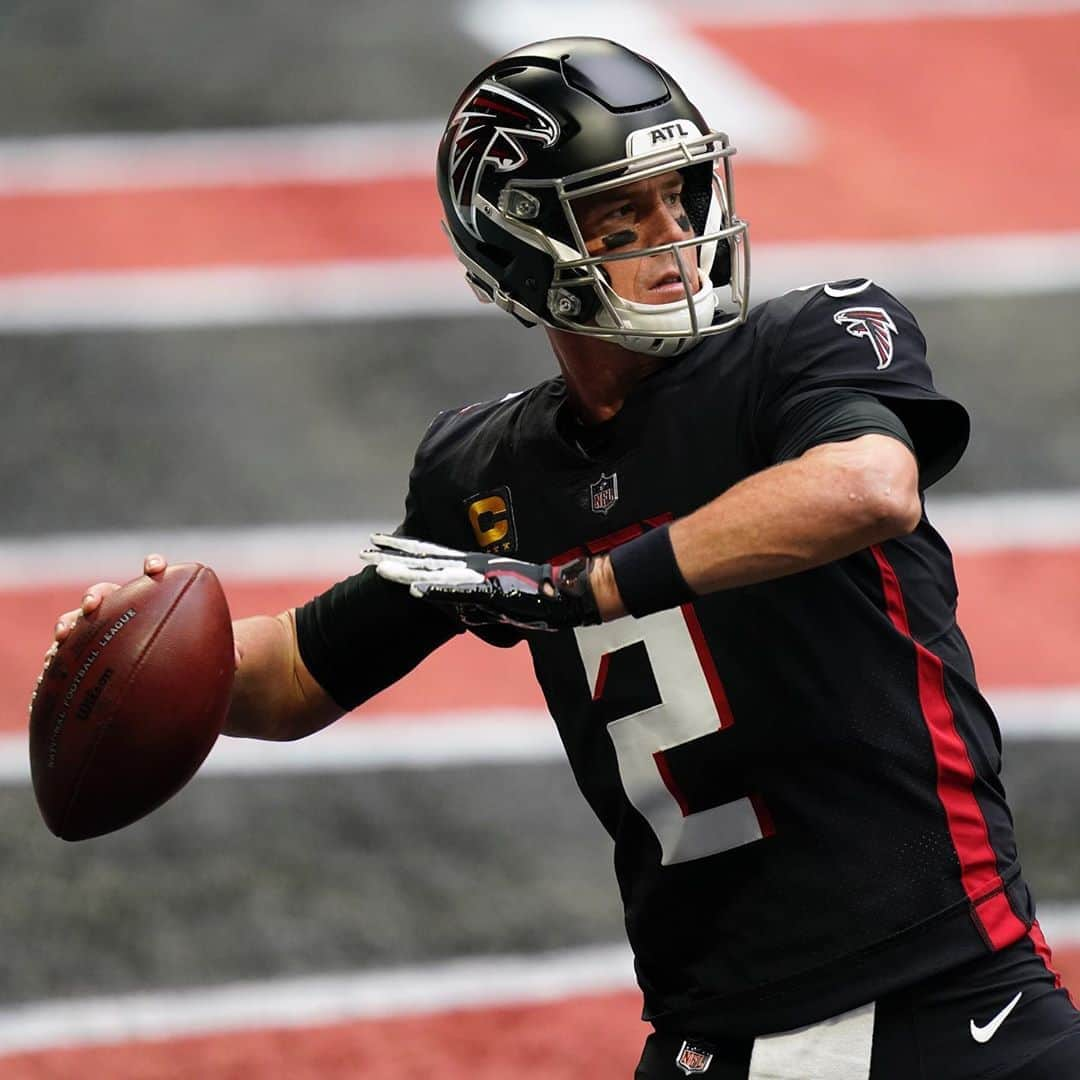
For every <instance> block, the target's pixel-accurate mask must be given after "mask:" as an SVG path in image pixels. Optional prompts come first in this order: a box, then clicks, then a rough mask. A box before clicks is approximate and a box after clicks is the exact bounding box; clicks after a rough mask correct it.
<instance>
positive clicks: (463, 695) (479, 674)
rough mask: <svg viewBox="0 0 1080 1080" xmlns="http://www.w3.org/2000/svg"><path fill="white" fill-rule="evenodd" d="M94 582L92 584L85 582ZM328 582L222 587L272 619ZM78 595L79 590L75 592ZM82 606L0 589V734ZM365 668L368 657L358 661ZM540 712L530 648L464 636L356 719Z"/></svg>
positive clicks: (239, 608) (54, 596) (16, 717)
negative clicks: (65, 617) (58, 621)
mask: <svg viewBox="0 0 1080 1080" xmlns="http://www.w3.org/2000/svg"><path fill="white" fill-rule="evenodd" d="M87 584H89V582H88V583H87ZM328 584H329V582H326V581H308V582H305V581H302V580H300V581H295V580H294V581H290V582H281V583H275V584H266V583H260V584H229V583H228V582H227V581H226V583H225V589H226V593H227V595H228V598H229V608H230V610H231V611H232V614H233V617H234V618H238V619H240V618H245V617H247V616H249V615H259V614H270V613H273V612H276V611H282V610H284V609H286V608H289V607H294V606H296V605H297V604H302V603H304V602H305V601H306V600H308V599H309V598H310V597H312V596H314V595H315V594H316V593H318V592H320V591H322V590H323V589H325V588H326V586H327V585H328ZM75 592H78V590H75ZM75 602H77V597H76V596H74V595H73V591H72V589H71V588H70V587H67V588H64V587H60V588H58V587H47V586H45V587H40V588H33V589H19V590H12V591H0V731H18V730H23V729H25V727H26V722H27V712H26V710H27V707H28V704H29V700H30V692H31V690H32V689H33V686H34V681H35V680H36V678H37V674H38V672H39V671H40V670H41V662H42V657H43V654H44V651H45V649H46V648H47V647H48V644H49V641H50V638H51V634H52V624H53V622H54V620H55V617H56V615H58V614H59V613H60V612H61V611H63V610H65V609H67V608H71V607H72V606H73V604H74V603H75ZM358 662H360V663H362V662H363V658H358ZM507 707H508V708H530V709H536V708H543V707H544V701H543V697H542V696H541V694H540V691H539V689H538V688H537V686H536V681H535V679H534V678H533V677H532V664H531V661H530V659H529V654H528V650H527V649H525V648H524V647H520V646H519V647H517V648H514V649H494V648H492V647H491V646H489V645H485V644H484V643H483V642H482V641H480V640H479V639H478V638H476V637H474V636H473V635H472V634H462V635H460V636H459V637H457V638H455V639H454V640H453V641H451V642H450V643H449V644H448V645H446V646H445V647H444V648H442V649H439V650H438V651H437V652H436V653H434V654H433V655H432V656H430V657H429V658H428V659H427V660H425V661H424V663H423V664H421V665H420V667H419V668H418V669H417V670H416V671H415V672H413V673H412V675H411V676H410V677H407V678H405V679H403V680H401V681H400V682H398V683H397V684H395V685H394V686H391V687H390V688H389V689H387V690H385V691H383V693H381V694H379V695H378V696H377V697H375V698H373V699H372V700H371V701H369V702H368V703H367V704H365V705H364V707H363V709H362V710H361V711H360V712H359V713H357V714H356V715H357V718H358V719H361V720H362V719H364V718H365V717H377V716H385V715H386V714H387V713H434V712H446V711H450V710H454V709H476V708H484V709H497V708H507Z"/></svg>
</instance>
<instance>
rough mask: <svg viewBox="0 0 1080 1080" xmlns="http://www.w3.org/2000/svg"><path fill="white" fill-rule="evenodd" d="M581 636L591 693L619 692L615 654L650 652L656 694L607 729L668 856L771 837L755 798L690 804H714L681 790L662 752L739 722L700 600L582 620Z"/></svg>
mask: <svg viewBox="0 0 1080 1080" xmlns="http://www.w3.org/2000/svg"><path fill="white" fill-rule="evenodd" d="M574 634H575V637H576V638H577V644H578V649H579V650H580V652H581V659H582V662H583V663H584V665H585V673H586V676H587V678H588V680H589V686H590V688H591V689H592V694H593V700H594V701H601V700H604V698H605V697H606V696H607V695H609V694H613V693H615V692H617V689H618V688H617V687H615V686H613V685H612V680H613V679H615V678H617V677H618V673H619V672H620V671H621V672H623V673H624V675H625V673H627V670H628V669H627V667H626V665H625V664H621V665H620V664H618V663H615V662H613V661H614V660H615V658H616V657H617V654H619V653H620V652H621V651H622V650H636V651H635V652H634V653H630V652H629V651H628V652H626V653H624V654H623V656H624V658H625V659H626V660H629V661H630V662H631V663H632V664H633V667H634V668H635V669H637V668H638V666H639V663H640V661H641V660H642V659H644V658H643V657H642V656H641V652H642V650H643V651H644V653H645V654H646V656H647V663H648V665H649V666H650V667H651V669H652V678H653V679H654V680H655V688H656V691H657V692H658V693H657V697H658V698H659V700H658V701H657V702H656V703H654V704H650V705H649V706H648V707H646V708H643V709H640V710H638V711H635V712H630V713H629V714H628V715H624V716H619V717H618V718H617V719H615V720H612V721H611V722H610V723H609V724H608V725H607V729H608V734H609V735H610V736H611V741H612V743H613V744H614V746H615V754H616V757H617V759H618V763H619V775H620V777H621V779H622V784H623V788H624V790H625V791H626V795H627V798H628V799H629V800H630V802H631V803H632V804H633V806H634V807H635V808H636V809H637V810H638V812H639V813H640V814H641V815H642V817H644V818H645V820H646V821H647V822H648V823H649V825H650V827H651V828H652V830H653V832H654V833H655V834H656V839H657V840H658V841H659V843H660V850H661V859H660V861H661V863H662V864H663V865H665V866H669V865H671V864H673V863H681V862H690V861H691V860H693V859H703V858H705V857H706V856H708V855H716V854H718V853H719V852H722V851H728V850H730V849H731V848H736V847H741V846H742V845H743V844H749V843H752V842H753V841H755V840H760V839H762V838H763V837H765V836H771V835H772V833H773V826H772V821H771V818H770V817H769V814H768V811H767V810H766V808H765V806H764V804H763V803H762V802H761V801H760V800H759V799H758V798H756V797H754V796H750V795H746V796H745V797H742V798H737V799H734V800H733V801H729V802H722V803H721V804H720V805H717V806H708V805H706V806H704V807H703V808H702V809H697V810H694V809H692V805H700V804H701V803H702V802H704V803H706V804H707V803H708V802H709V793H708V792H707V791H706V792H700V793H692V792H683V790H682V789H681V788H680V786H679V784H678V781H677V779H676V777H675V776H674V775H673V773H672V770H671V768H670V767H669V763H668V761H667V759H666V757H665V754H666V752H668V751H671V750H674V749H675V748H676V747H680V746H683V745H684V744H686V743H689V742H692V741H694V740H697V739H701V738H704V737H715V738H720V739H722V738H723V737H724V730H725V729H727V728H730V727H731V726H732V725H733V723H734V721H733V718H732V716H731V711H730V709H729V708H728V704H727V698H726V695H725V693H724V689H723V686H722V685H721V683H720V678H719V675H718V674H717V672H716V668H715V666H714V664H713V660H712V657H711V656H710V655H709V652H708V646H707V645H706V644H705V638H704V635H703V634H702V632H701V628H700V626H699V624H698V622H697V616H696V614H695V613H694V610H693V608H692V607H691V606H690V605H689V604H687V605H684V606H683V607H682V608H672V609H670V610H668V611H660V612H657V613H656V614H654V615H648V616H646V617H645V618H642V619H617V620H615V621H614V622H609V623H604V624H602V625H600V626H587V627H578V628H577V629H576V630H575V631H574Z"/></svg>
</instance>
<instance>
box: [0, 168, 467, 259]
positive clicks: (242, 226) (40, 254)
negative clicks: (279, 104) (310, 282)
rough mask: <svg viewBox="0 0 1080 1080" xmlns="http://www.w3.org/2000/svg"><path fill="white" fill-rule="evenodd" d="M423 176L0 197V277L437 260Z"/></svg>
mask: <svg viewBox="0 0 1080 1080" xmlns="http://www.w3.org/2000/svg"><path fill="white" fill-rule="evenodd" d="M434 188H435V185H434V183H433V181H432V180H431V178H430V177H428V176H423V177H417V176H402V177H395V178H394V179H393V180H353V181H337V182H329V181H327V182H319V183H315V182H291V183H287V184H285V183H278V184H274V183H269V184H266V185H265V186H237V187H200V188H187V189H185V188H175V189H167V190H150V191H139V190H129V191H119V192H118V191H101V192H74V193H50V194H42V195H9V196H5V197H0V236H3V237H4V243H3V245H0V275H13V274H40V273H46V272H48V273H63V272H67V271H76V270H81V271H86V270H113V271H120V270H132V269H137V268H150V267H154V268H159V269H160V268H165V267H168V268H170V269H185V268H191V267H199V266H203V267H206V266H225V265H247V264H254V265H289V264H298V263H299V264H304V263H312V262H326V261H333V260H338V259H362V258H374V257H378V258H390V257H393V256H395V255H398V256H410V257H413V256H428V255H447V254H448V249H447V246H446V240H445V239H444V237H443V235H442V232H441V230H440V228H439V218H440V212H439V207H438V204H437V200H436V198H435V190H434Z"/></svg>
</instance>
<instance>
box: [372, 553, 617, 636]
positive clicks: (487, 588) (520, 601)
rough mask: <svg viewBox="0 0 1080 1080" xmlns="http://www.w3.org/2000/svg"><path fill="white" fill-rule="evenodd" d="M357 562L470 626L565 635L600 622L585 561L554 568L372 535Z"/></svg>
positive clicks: (578, 560)
mask: <svg viewBox="0 0 1080 1080" xmlns="http://www.w3.org/2000/svg"><path fill="white" fill-rule="evenodd" d="M371 543H372V544H373V545H374V546H373V548H372V549H371V550H368V551H365V552H363V554H362V555H361V558H363V559H364V560H365V561H366V562H369V563H373V564H374V566H375V569H376V571H377V572H378V574H379V576H380V577H383V578H386V580H387V581H396V582H398V583H399V584H401V585H408V586H409V592H410V593H411V594H412V595H413V596H415V597H418V598H421V599H424V600H431V601H432V602H433V603H436V604H443V605H445V606H448V607H451V608H453V609H454V612H455V614H456V615H457V616H458V618H459V619H461V621H462V622H464V623H466V624H468V625H469V626H485V625H490V624H491V623H506V624H509V625H510V626H518V627H521V628H522V629H523V630H564V629H566V628H567V627H571V626H589V625H593V624H595V623H598V622H600V612H599V611H598V610H597V607H596V600H595V599H594V597H593V594H592V589H591V588H590V586H589V564H590V562H591V560H589V559H575V560H574V561H573V562H571V563H567V564H566V565H565V566H560V567H559V568H558V569H555V568H553V567H552V565H551V563H543V564H540V563H530V562H522V561H521V560H519V559H507V558H505V557H503V556H499V555H485V554H484V553H483V552H479V551H455V550H454V549H453V548H445V547H440V546H439V545H438V544H431V543H428V542H427V541H426V540H411V539H409V538H408V537H405V536H387V535H385V534H383V533H375V534H374V535H373V536H372V537H371Z"/></svg>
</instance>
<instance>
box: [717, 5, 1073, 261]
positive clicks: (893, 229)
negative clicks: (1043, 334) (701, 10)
mask: <svg viewBox="0 0 1080 1080" xmlns="http://www.w3.org/2000/svg"><path fill="white" fill-rule="evenodd" d="M698 32H699V33H700V34H701V35H702V36H703V37H705V38H706V39H707V40H709V41H711V42H712V43H713V44H714V45H715V46H716V48H718V49H720V50H722V51H723V52H726V53H727V54H728V55H730V56H731V57H732V58H733V59H735V60H736V61H738V62H739V63H740V64H741V65H743V66H744V67H746V68H747V69H749V70H750V71H752V72H753V73H754V74H755V75H757V76H758V77H759V78H760V79H762V80H763V81H764V82H766V83H767V84H768V85H770V86H772V87H774V88H775V89H776V90H778V91H779V92H780V93H782V94H784V95H785V96H786V97H788V98H789V99H790V100H791V101H794V102H797V103H798V105H799V107H800V108H802V109H803V110H804V111H806V112H808V113H809V115H810V118H811V121H812V123H813V124H814V125H816V130H817V141H816V152H815V153H814V155H813V156H812V157H811V158H810V159H809V160H807V161H806V162H805V163H803V164H801V165H793V166H787V167H784V166H762V165H757V164H753V163H746V162H739V164H738V167H737V173H736V186H737V189H738V204H739V207H740V211H741V213H742V214H743V216H745V217H746V218H747V219H748V220H749V221H750V223H751V226H752V228H751V236H752V237H753V238H754V239H757V240H766V241H782V242H785V243H791V242H800V241H802V242H807V241H814V240H824V239H836V240H843V239H866V240H873V239H880V240H884V239H901V238H907V237H926V236H952V235H958V234H965V233H976V234H978V233H992V232H1025V231H1042V230H1046V231H1056V230H1059V229H1066V228H1069V229H1072V228H1076V227H1077V226H1080V201H1078V200H1077V199H1076V197H1075V193H1076V176H1077V175H1078V174H1080V142H1078V141H1077V140H1075V139H1074V140H1071V141H1070V140H1063V139H1062V137H1061V133H1062V132H1063V131H1076V130H1078V129H1080V81H1078V80H1077V77H1076V45H1077V42H1078V41H1080V13H1076V12H1071V13H1067V14H1060V15H1034V16H1033V15H1028V16H1016V15H1010V16H1008V17H998V18H982V19H973V18H934V19H926V20H917V19H913V20H906V21H905V20H896V21H892V20H890V21H869V22H828V23H823V24H817V25H812V24H809V23H807V24H803V25H798V24H794V25H777V26H760V27H742V28H740V27H737V26H736V27H728V26H721V25H706V26H699V27H698ZM702 104H703V107H705V105H704V103H702ZM706 116H707V117H709V119H710V122H711V123H713V124H715V125H717V126H719V127H721V128H723V126H724V118H723V114H722V104H721V103H717V104H715V105H713V104H710V105H709V106H708V108H707V109H706ZM731 135H732V138H733V140H734V142H735V145H736V146H738V142H739V140H738V132H731ZM1065 143H1068V145H1064V144H1065ZM853 272H854V271H853Z"/></svg>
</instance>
